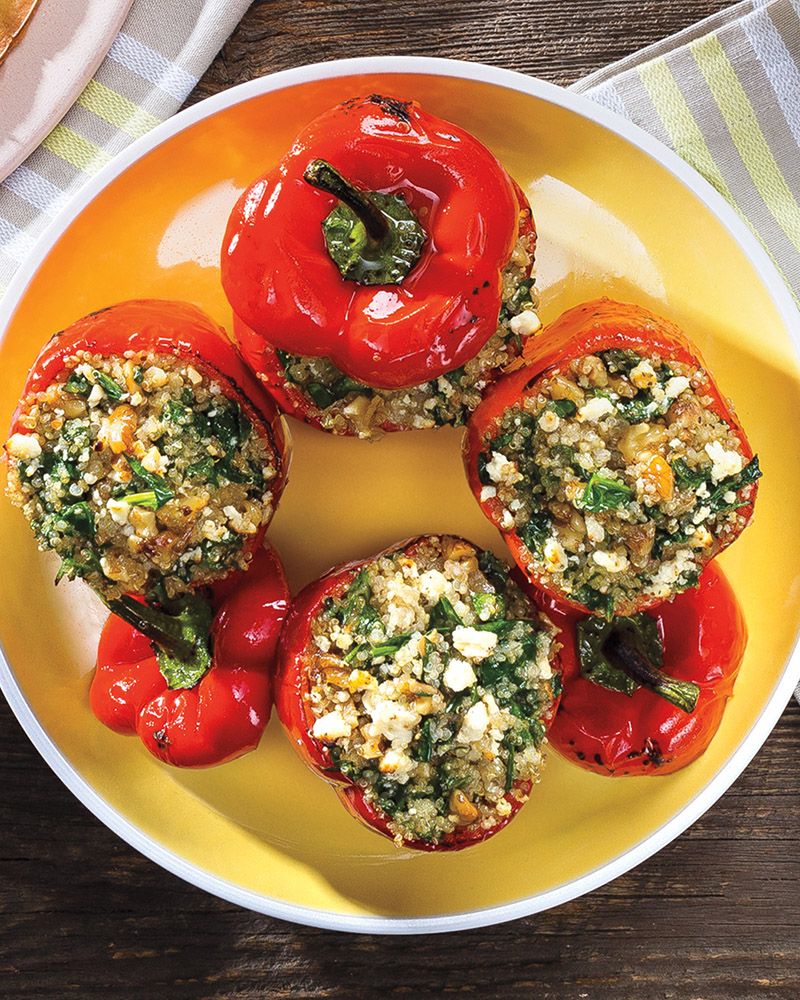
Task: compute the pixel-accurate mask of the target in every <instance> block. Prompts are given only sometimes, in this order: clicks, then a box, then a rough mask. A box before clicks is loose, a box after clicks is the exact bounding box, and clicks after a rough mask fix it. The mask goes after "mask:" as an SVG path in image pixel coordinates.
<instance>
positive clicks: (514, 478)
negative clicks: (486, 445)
mask: <svg viewBox="0 0 800 1000" xmlns="http://www.w3.org/2000/svg"><path fill="white" fill-rule="evenodd" d="M486 472H487V473H488V475H489V478H490V479H491V480H492V482H493V483H505V484H506V485H507V486H512V485H513V484H514V483H518V482H519V481H520V480H521V479H522V478H523V476H522V473H521V472H519V470H518V469H517V467H516V465H515V464H514V463H513V462H509V460H508V459H507V458H506V456H505V455H502V454H501V453H500V452H499V451H493V452H492V457H491V458H490V459H489V461H488V462H487V463H486Z"/></svg>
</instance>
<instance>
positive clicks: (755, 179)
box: [572, 0, 800, 303]
mask: <svg viewBox="0 0 800 1000" xmlns="http://www.w3.org/2000/svg"><path fill="white" fill-rule="evenodd" d="M572 89H573V90H576V91H578V92H579V93H583V94H585V95H586V96H587V97H590V98H591V99H592V100H593V101H597V102H598V103H599V104H602V105H604V106H605V107H606V108H610V109H611V110H612V111H615V112H616V113H617V114H619V115H622V117H623V118H627V119H628V120H629V121H632V122H635V123H636V124H637V125H639V126H640V127H641V128H643V129H645V131H647V132H650V133H651V134H652V135H654V136H656V138H658V139H660V140H661V141H662V142H663V143H665V144H666V145H667V146H670V147H671V148H672V149H674V150H675V152H676V153H678V154H679V155H680V156H681V157H683V159H684V160H686V161H687V162H688V163H690V164H691V165H692V166H693V167H694V168H695V169H696V170H698V171H699V172H700V173H701V174H702V175H703V176H704V177H705V178H706V180H708V181H710V182H711V183H712V184H713V185H714V187H715V188H716V189H717V191H719V193H720V194H721V195H722V196H723V197H724V198H725V199H726V200H727V201H729V202H730V203H731V205H733V207H734V208H735V209H736V210H737V211H738V213H739V214H740V215H741V216H742V218H743V219H744V220H745V222H746V223H747V224H748V226H749V227H750V228H751V229H752V230H753V232H754V233H755V234H756V236H757V237H758V238H759V239H760V240H761V242H762V243H763V245H764V246H765V247H766V249H767V252H768V253H769V255H770V256H771V257H772V260H773V261H774V263H775V264H776V266H777V268H778V270H779V271H780V272H781V274H782V275H783V277H784V280H785V281H786V283H787V285H788V286H789V288H790V289H791V291H792V292H793V294H794V297H795V300H796V301H797V302H799V303H800V0H744V2H743V3H737V4H735V5H734V6H732V7H729V8H728V9H727V10H723V11H721V12H720V13H718V14H715V15H713V16H712V17H709V18H707V19H706V20H704V21H701V22H700V23H699V24H696V25H693V26H692V27H691V28H687V29H686V30H685V31H682V32H680V33H679V34H677V35H673V36H672V37H671V38H667V39H665V40H664V41H663V42H658V43H657V44H655V45H651V46H650V47H649V48H646V49H643V50H642V51H641V52H637V53H636V54H635V55H633V56H629V57H627V58H626V59H623V60H621V61H620V62H617V63H614V64H613V65H611V66H607V67H606V68H605V69H601V70H599V71H598V72H596V73H592V74H591V76H587V77H585V78H584V79H583V80H580V81H579V82H578V83H576V84H575V85H574V86H573V88H572Z"/></svg>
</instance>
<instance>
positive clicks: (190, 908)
mask: <svg viewBox="0 0 800 1000" xmlns="http://www.w3.org/2000/svg"><path fill="white" fill-rule="evenodd" d="M137 2H146V0H137ZM726 6H728V4H727V3H726V2H720V0H518V2H517V3H511V2H509V0H438V2H437V0H427V2H417V0H397V2H396V3H386V2H378V0H358V2H356V0H261V2H257V3H254V4H253V5H252V7H251V9H250V10H249V12H248V13H247V15H246V16H245V18H244V19H243V21H242V23H241V24H240V25H239V27H238V29H237V30H236V32H235V33H234V35H233V37H232V38H231V39H230V40H229V42H228V43H227V44H226V46H225V47H224V49H223V50H222V52H221V54H220V55H219V57H218V58H217V59H216V60H215V62H214V63H213V65H212V66H211V68H210V69H209V71H208V73H207V74H206V75H205V77H204V78H203V79H202V81H201V82H200V84H199V86H198V87H197V89H196V91H195V92H194V94H193V95H192V97H191V98H190V103H191V102H193V101H195V100H199V99H200V98H202V97H206V96H208V95H210V94H213V93H216V92H217V91H219V90H222V89H224V88H226V87H229V86H232V85H233V84H236V83H241V82H242V81H244V80H249V79H251V78H253V77H256V76H260V75H262V74H264V73H269V72H272V71H274V70H279V69H285V68H287V67H290V66H296V65H298V64H301V63H308V62H315V61H319V60H325V59H335V58H342V57H347V56H358V55H374V54H387V53H392V54H409V55H427V56H449V57H454V58H459V59H472V60H477V61H480V62H485V63H493V64H495V65H498V66H504V67H507V68H510V69H515V70H520V71H522V72H525V73H530V74H532V75H534V76H539V77H542V78H543V79H546V80H550V81H553V82H555V83H560V84H569V83H570V82H572V81H573V80H575V79H577V78H579V77H580V76H582V75H584V74H586V73H588V72H590V71H591V70H593V69H596V68H598V67H600V66H602V65H604V64H606V63H608V62H610V61H612V60H614V59H617V58H619V57H621V56H623V55H625V54H626V53H628V52H632V51H635V50H636V49H638V48H640V47H642V46H644V45H646V44H648V43H650V42H653V41H656V40H657V39H659V38H662V37H663V36H665V35H667V34H670V33H672V32H673V31H677V30H678V29H680V28H682V27H685V26H686V25H689V24H691V23H693V22H695V21H697V20H699V19H700V18H701V17H704V16H707V15H709V14H711V13H713V12H715V11H717V10H720V9H722V8H724V7H726ZM798 762H800V708H798V706H797V705H796V704H794V703H792V704H791V705H789V706H788V707H787V709H786V711H785V712H784V714H783V717H782V718H781V720H780V722H779V724H778V726H777V728H776V729H775V731H774V732H773V734H772V735H771V736H770V738H769V739H768V740H767V742H766V744H765V746H764V747H763V749H762V750H761V751H760V753H759V754H758V756H757V757H756V759H755V761H754V762H753V763H752V764H751V765H750V767H749V768H748V769H747V771H746V772H745V774H744V775H743V776H742V777H741V778H739V780H738V781H737V782H736V783H735V784H734V785H733V787H732V788H731V789H730V791H729V792H728V793H727V794H726V795H725V796H724V797H723V798H722V799H721V800H720V801H719V802H718V803H717V804H716V805H715V806H714V807H713V808H712V809H711V810H710V811H709V812H708V813H707V814H706V815H705V816H704V817H703V818H702V819H701V820H699V821H698V822H697V823H696V824H695V825H694V826H693V827H692V828H691V829H690V830H689V831H688V832H687V833H685V834H684V835H683V836H681V837H680V838H679V839H678V840H677V841H676V842H675V843H673V844H672V845H670V846H669V847H667V848H666V849H665V850H663V851H661V852H660V853H659V854H658V855H656V856H655V857H653V858H651V859H650V860H649V861H646V862H645V863H644V864H642V865H641V866H640V867H639V868H637V869H636V870H634V871H632V872H630V873H629V874H627V875H625V876H624V877H622V878H620V879H618V880H617V881H616V882H613V883H612V884H611V885H608V886H605V887H604V888H601V889H599V890H597V891H596V892H594V893H593V894H591V895H590V896H587V897H585V898H583V899H579V900H575V901H574V902H571V903H568V904H566V905H564V906H560V907H558V908H557V909H554V910H551V911H549V912H547V913H543V914H540V915H538V916H535V917H530V918H528V919H524V920H519V921H516V922H513V923H508V924H503V925H500V926H496V927H490V928H486V929H482V930H475V931H468V932H463V933H460V934H447V935H434V936H421V935H420V936H413V937H408V938H391V939H390V938H380V937H373V936H350V935H343V934H338V933H335V932H328V931H319V930H314V929H309V928H304V927H298V926H293V925H291V924H287V923H283V922H282V921H279V920H274V919H271V918H268V917H264V916H261V915H259V914H255V913H250V912H247V911H244V910H240V909H238V908H237V907H235V906H232V905H231V904H229V903H226V902H223V901H221V900H218V899H216V898H214V897H212V896H208V895H206V894H204V893H202V892H201V891H200V890H198V889H195V888H193V887H192V886H190V885H187V884H185V883H183V882H181V881H180V880H179V879H177V878H176V877H174V876H173V875H171V874H168V873H167V872H165V871H162V870H161V869H160V868H158V867H156V865H154V864H153V863H151V862H150V861H148V860H146V859H145V858H143V857H142V856H140V855H139V854H137V853H136V852H135V851H133V850H132V849H131V848H130V847H128V846H127V845H126V844H125V843H123V842H122V841H121V840H119V839H118V838H117V837H116V836H115V835H114V834H112V833H110V832H109V831H108V830H107V829H106V828H105V827H103V826H102V825H101V824H100V823H99V822H98V821H97V820H96V819H95V818H94V817H93V816H92V815H90V813H89V812H88V811H87V810H86V809H85V808H84V807H83V806H82V805H80V803H78V801H77V800H76V799H74V798H73V797H72V795H71V794H70V793H69V792H68V791H67V790H66V789H65V788H64V787H63V786H62V785H61V783H60V782H59V781H58V780H57V779H56V777H55V776H54V775H53V774H52V773H51V772H50V770H49V769H48V768H47V766H46V765H45V764H44V763H43V762H42V760H41V759H40V758H39V756H38V754H37V753H36V751H35V750H34V749H33V747H32V746H31V744H30V743H29V742H28V739H27V738H26V736H25V735H24V734H23V732H22V730H21V729H20V728H19V726H18V724H17V722H16V720H15V719H14V717H13V715H12V714H11V712H10V710H9V709H8V707H7V706H6V704H5V702H2V703H0V790H1V794H0V859H1V860H0V863H1V864H2V868H1V869H0V871H1V872H2V876H1V877H0V907H1V909H0V996H2V997H5V998H7V1000H34V998H35V1000H45V998H47V1000H50V998H53V1000H63V998H66V997H72V996H76V997H80V998H81V1000H101V998H102V1000H117V998H120V1000H121V998H128V997H130V998H136V1000H155V998H159V1000H172V998H178V997H180V998H183V997H188V998H192V1000H203V998H212V997H213V998H222V997H225V998H241V1000H244V998H255V997H264V998H279V997H292V998H297V1000H300V998H306V997H308V998H311V997H314V998H322V997H325V998H353V1000H359V998H367V997H370V998H371V997H382V996H388V997H408V998H412V1000H413V998H416V997H447V996H451V995H455V996H470V997H471V996H475V997H536V998H541V1000H545V998H547V1000H579V998H589V1000H632V998H634V997H635V998H637V1000H667V998H676V1000H729V998H743V1000H756V998H758V1000H762V998H763V1000H798V997H800V821H799V818H798V817H799V814H800V767H798Z"/></svg>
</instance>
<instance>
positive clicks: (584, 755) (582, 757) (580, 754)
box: [575, 750, 586, 760]
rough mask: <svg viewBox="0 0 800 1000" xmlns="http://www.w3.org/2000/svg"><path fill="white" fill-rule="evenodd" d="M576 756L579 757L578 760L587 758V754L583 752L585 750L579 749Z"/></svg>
mask: <svg viewBox="0 0 800 1000" xmlns="http://www.w3.org/2000/svg"><path fill="white" fill-rule="evenodd" d="M575 756H576V757H577V758H578V760H586V754H585V753H584V752H583V750H577V751H576V752H575Z"/></svg>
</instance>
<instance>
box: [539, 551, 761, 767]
mask: <svg viewBox="0 0 800 1000" xmlns="http://www.w3.org/2000/svg"><path fill="white" fill-rule="evenodd" d="M539 602H540V603H541V605H542V606H543V608H544V610H545V611H546V613H547V615H548V616H549V617H550V618H551V619H552V620H553V621H554V622H555V623H556V625H557V626H558V627H559V629H560V632H559V641H560V642H561V644H562V649H561V654H560V655H561V658H562V663H563V666H564V675H563V681H564V692H563V694H562V696H561V702H560V704H559V708H558V712H557V714H556V719H555V722H554V723H553V725H552V726H551V727H550V730H549V732H548V740H549V742H550V745H551V746H552V747H553V748H554V749H555V750H557V751H558V752H559V753H560V754H561V755H562V756H563V757H565V758H566V759H567V760H569V761H571V762H572V763H574V764H578V765H579V766H580V767H583V768H586V769H588V770H590V771H595V772H597V773H598V774H605V775H617V776H620V775H643V774H670V773H671V772H672V771H677V770H678V769H679V768H682V767H685V766H686V765H687V764H690V763H691V762H692V761H693V760H696V759H697V758H698V757H699V756H700V755H701V754H702V753H703V752H704V751H705V749H706V748H707V747H708V744H709V743H710V742H711V740H712V738H713V737H714V734H715V733H716V732H717V730H718V729H719V726H720V723H721V721H722V715H723V712H724V710H725V705H726V703H727V701H728V699H729V698H730V697H731V695H732V693H733V685H734V682H735V680H736V675H737V673H738V670H739V665H740V663H741V661H742V657H743V656H744V651H745V647H746V645H747V627H746V624H745V620H744V616H743V614H742V609H741V607H740V605H739V602H738V601H737V599H736V595H735V593H734V591H733V588H732V587H731V585H730V584H729V583H728V581H727V579H726V578H725V576H724V575H723V573H722V570H721V569H719V567H718V566H717V564H716V562H713V563H711V564H710V565H709V566H707V567H706V570H705V572H704V573H703V575H702V577H701V578H700V584H699V586H698V587H697V589H696V590H690V591H687V592H686V593H684V594H680V595H679V596H678V597H676V598H675V599H674V600H672V601H670V602H668V603H665V604H662V605H660V606H659V607H658V608H655V609H653V610H651V611H646V612H643V613H642V614H641V615H637V616H636V618H638V619H644V620H645V621H646V622H649V623H651V628H650V629H648V628H645V629H642V628H641V626H639V625H638V623H637V626H636V627H635V628H634V629H632V628H631V620H630V619H615V620H612V621H611V622H608V623H605V625H604V629H603V631H604V635H603V636H602V640H603V641H602V648H600V647H599V646H598V645H595V644H594V643H593V641H592V637H591V636H589V638H588V641H587V635H586V633H583V634H582V633H581V629H582V626H585V625H586V624H587V620H586V619H581V616H580V615H579V614H577V613H576V612H575V611H572V610H568V609H566V608H564V607H563V605H560V604H559V603H558V602H557V601H555V600H553V598H552V597H548V598H544V597H541V596H540V597H539ZM588 624H589V626H590V629H591V632H592V633H593V634H594V635H595V636H597V635H599V633H598V631H597V626H598V625H603V623H602V622H601V621H600V620H599V619H597V618H592V619H589V620H588ZM636 632H638V636H639V641H638V642H637V641H636V639H635V638H633V639H632V637H631V636H632V633H636ZM647 633H652V635H653V636H654V637H655V643H656V645H657V646H658V647H660V648H662V649H663V654H662V655H663V675H662V676H661V677H659V676H658V674H659V673H660V671H658V670H656V671H655V676H654V683H648V681H647V677H646V676H645V677H643V676H642V674H641V673H637V671H636V667H637V666H638V667H639V669H640V670H641V662H642V659H644V660H645V661H647V660H649V666H650V667H651V668H653V667H655V668H658V666H659V664H657V663H654V662H653V660H654V659H655V658H656V657H654V656H653V654H652V650H651V651H649V655H648V650H647V648H646V647H647V646H648V641H647V639H648V636H647ZM642 640H644V641H642ZM643 651H644V654H645V655H644V657H642V656H641V654H642V652H643ZM620 654H621V655H622V656H623V660H620V659H619V657H620ZM637 660H639V664H637V663H636V661H637ZM626 662H627V664H628V665H630V664H633V666H634V669H633V671H630V670H628V672H626V671H625V670H624V667H625V665H626ZM636 677H638V681H637V680H635V679H634V678H636ZM626 681H627V682H628V685H629V686H627V685H626V683H625V682H626ZM620 682H621V683H620ZM626 687H627V690H626ZM664 687H666V689H667V690H664ZM615 688H616V689H615Z"/></svg>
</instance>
